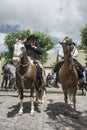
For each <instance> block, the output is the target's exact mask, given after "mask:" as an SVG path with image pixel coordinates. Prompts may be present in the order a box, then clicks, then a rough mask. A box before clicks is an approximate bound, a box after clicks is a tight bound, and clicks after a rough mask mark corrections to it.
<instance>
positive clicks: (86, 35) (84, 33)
mask: <svg viewBox="0 0 87 130" xmlns="http://www.w3.org/2000/svg"><path fill="white" fill-rule="evenodd" d="M81 44H82V45H83V46H87V25H85V26H84V27H83V28H82V29H81Z"/></svg>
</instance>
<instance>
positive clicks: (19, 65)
mask: <svg viewBox="0 0 87 130" xmlns="http://www.w3.org/2000/svg"><path fill="white" fill-rule="evenodd" d="M13 64H14V65H15V66H16V86H17V88H18V91H19V96H20V110H19V114H20V115H21V114H22V113H23V88H25V89H30V93H31V95H30V97H31V111H30V114H31V115H33V114H34V90H35V89H36V91H37V93H41V91H39V86H38V85H37V83H38V82H37V81H36V66H35V64H34V63H33V61H32V60H31V58H30V57H29V56H27V53H26V49H25V46H24V43H23V42H21V41H17V42H16V43H15V45H14V54H13ZM36 96H37V95H36ZM36 99H37V97H36Z"/></svg>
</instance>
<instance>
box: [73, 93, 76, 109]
mask: <svg viewBox="0 0 87 130" xmlns="http://www.w3.org/2000/svg"><path fill="white" fill-rule="evenodd" d="M73 107H74V111H76V95H74V96H73Z"/></svg>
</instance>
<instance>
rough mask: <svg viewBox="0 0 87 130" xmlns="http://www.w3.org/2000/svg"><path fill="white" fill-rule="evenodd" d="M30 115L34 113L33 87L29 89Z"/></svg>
mask: <svg viewBox="0 0 87 130" xmlns="http://www.w3.org/2000/svg"><path fill="white" fill-rule="evenodd" d="M30 115H31V116H33V115H34V88H32V89H31V110H30Z"/></svg>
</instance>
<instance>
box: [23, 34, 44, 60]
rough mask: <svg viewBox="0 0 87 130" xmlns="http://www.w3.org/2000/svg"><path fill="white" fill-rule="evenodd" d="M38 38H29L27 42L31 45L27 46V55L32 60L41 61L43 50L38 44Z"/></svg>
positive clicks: (31, 36)
mask: <svg viewBox="0 0 87 130" xmlns="http://www.w3.org/2000/svg"><path fill="white" fill-rule="evenodd" d="M37 39H38V37H37V36H35V35H30V37H28V39H27V41H29V44H26V45H25V47H26V50H27V54H28V55H29V56H30V57H31V58H32V59H35V60H36V59H37V60H40V55H41V54H42V50H41V48H40V45H39V44H38V43H37Z"/></svg>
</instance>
